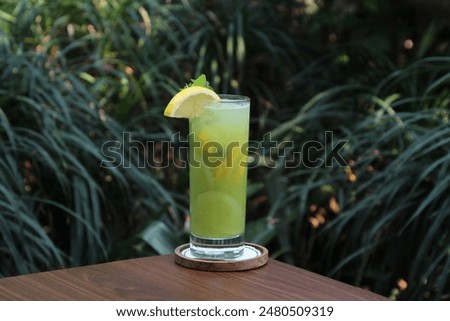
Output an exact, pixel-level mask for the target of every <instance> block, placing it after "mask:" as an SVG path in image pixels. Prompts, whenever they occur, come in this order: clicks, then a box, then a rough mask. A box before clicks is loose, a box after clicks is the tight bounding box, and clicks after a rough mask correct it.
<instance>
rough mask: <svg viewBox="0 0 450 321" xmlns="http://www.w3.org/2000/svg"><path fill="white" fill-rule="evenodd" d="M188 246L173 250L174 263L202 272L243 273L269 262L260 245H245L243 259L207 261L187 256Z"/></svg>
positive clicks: (266, 253) (266, 252)
mask: <svg viewBox="0 0 450 321" xmlns="http://www.w3.org/2000/svg"><path fill="white" fill-rule="evenodd" d="M189 251H190V250H189V244H188V243H187V244H183V245H180V246H178V247H177V248H176V249H175V262H176V263H177V264H179V265H181V266H184V267H187V268H190V269H195V270H202V271H215V272H226V271H245V270H251V269H256V268H259V267H261V266H263V265H265V264H266V263H267V262H268V261H269V251H268V250H267V249H266V248H265V247H264V246H261V245H258V244H253V243H245V246H244V254H245V255H244V256H243V259H240V258H237V259H232V260H208V259H200V258H193V257H191V256H189Z"/></svg>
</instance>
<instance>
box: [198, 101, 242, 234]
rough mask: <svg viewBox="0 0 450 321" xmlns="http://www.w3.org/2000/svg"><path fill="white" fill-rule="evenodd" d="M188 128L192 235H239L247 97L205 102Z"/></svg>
mask: <svg viewBox="0 0 450 321" xmlns="http://www.w3.org/2000/svg"><path fill="white" fill-rule="evenodd" d="M189 127H190V136H189V149H190V150H189V155H190V207H191V208H190V212H191V234H193V235H195V236H197V237H200V238H217V239H226V238H233V237H236V236H239V235H243V233H244V229H245V207H246V189H247V167H246V161H247V142H248V127H249V102H246V103H245V104H243V103H240V104H233V103H226V104H221V105H218V106H211V107H207V108H205V110H204V111H203V112H202V114H201V115H200V116H198V117H194V118H192V119H190V120H189Z"/></svg>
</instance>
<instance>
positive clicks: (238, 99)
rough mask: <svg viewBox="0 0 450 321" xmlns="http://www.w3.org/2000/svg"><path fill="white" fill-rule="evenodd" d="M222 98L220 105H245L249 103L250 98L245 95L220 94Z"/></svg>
mask: <svg viewBox="0 0 450 321" xmlns="http://www.w3.org/2000/svg"><path fill="white" fill-rule="evenodd" d="M218 95H219V97H220V103H245V102H249V101H250V98H249V97H247V96H244V95H235V94H218Z"/></svg>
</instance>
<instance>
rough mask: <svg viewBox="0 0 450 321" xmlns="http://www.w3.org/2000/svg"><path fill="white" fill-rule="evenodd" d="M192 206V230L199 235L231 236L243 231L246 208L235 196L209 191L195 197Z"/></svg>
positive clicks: (210, 236) (209, 236)
mask: <svg viewBox="0 0 450 321" xmlns="http://www.w3.org/2000/svg"><path fill="white" fill-rule="evenodd" d="M191 208H193V209H195V211H196V212H195V213H191V231H192V233H193V234H195V235H196V236H198V237H205V238H229V237H233V236H236V235H238V234H240V233H242V232H243V231H242V230H241V229H242V226H243V224H242V220H243V219H244V209H243V208H242V207H241V206H239V204H238V203H237V202H236V201H235V200H234V199H233V197H231V196H229V195H227V194H225V193H221V192H217V191H207V192H203V193H200V194H198V195H197V196H195V197H194V199H193V203H192V204H191Z"/></svg>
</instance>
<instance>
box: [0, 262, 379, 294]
mask: <svg viewBox="0 0 450 321" xmlns="http://www.w3.org/2000/svg"><path fill="white" fill-rule="evenodd" d="M385 299H386V298H384V297H381V296H379V295H376V294H373V293H371V292H368V291H365V290H362V289H359V288H356V287H353V286H350V285H347V284H344V283H341V282H338V281H335V280H332V279H329V278H326V277H323V276H320V275H318V274H314V273H311V272H308V271H305V270H302V269H299V268H297V267H294V266H291V265H288V264H285V263H282V262H279V261H275V260H269V262H268V264H266V265H265V266H263V267H260V268H258V269H254V270H249V271H241V272H207V271H198V270H192V269H188V268H185V267H182V266H179V265H178V264H176V263H175V262H174V255H164V256H155V257H147V258H139V259H132V260H125V261H117V262H110V263H105V264H98V265H92V266H86V267H80V268H72V269H63V270H57V271H52V272H43V273H36V274H30V275H23V276H17V277H10V278H4V279H0V300H89V301H91V300H171V301H177V300H260V301H264V300H269V301H271V300H385Z"/></svg>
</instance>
